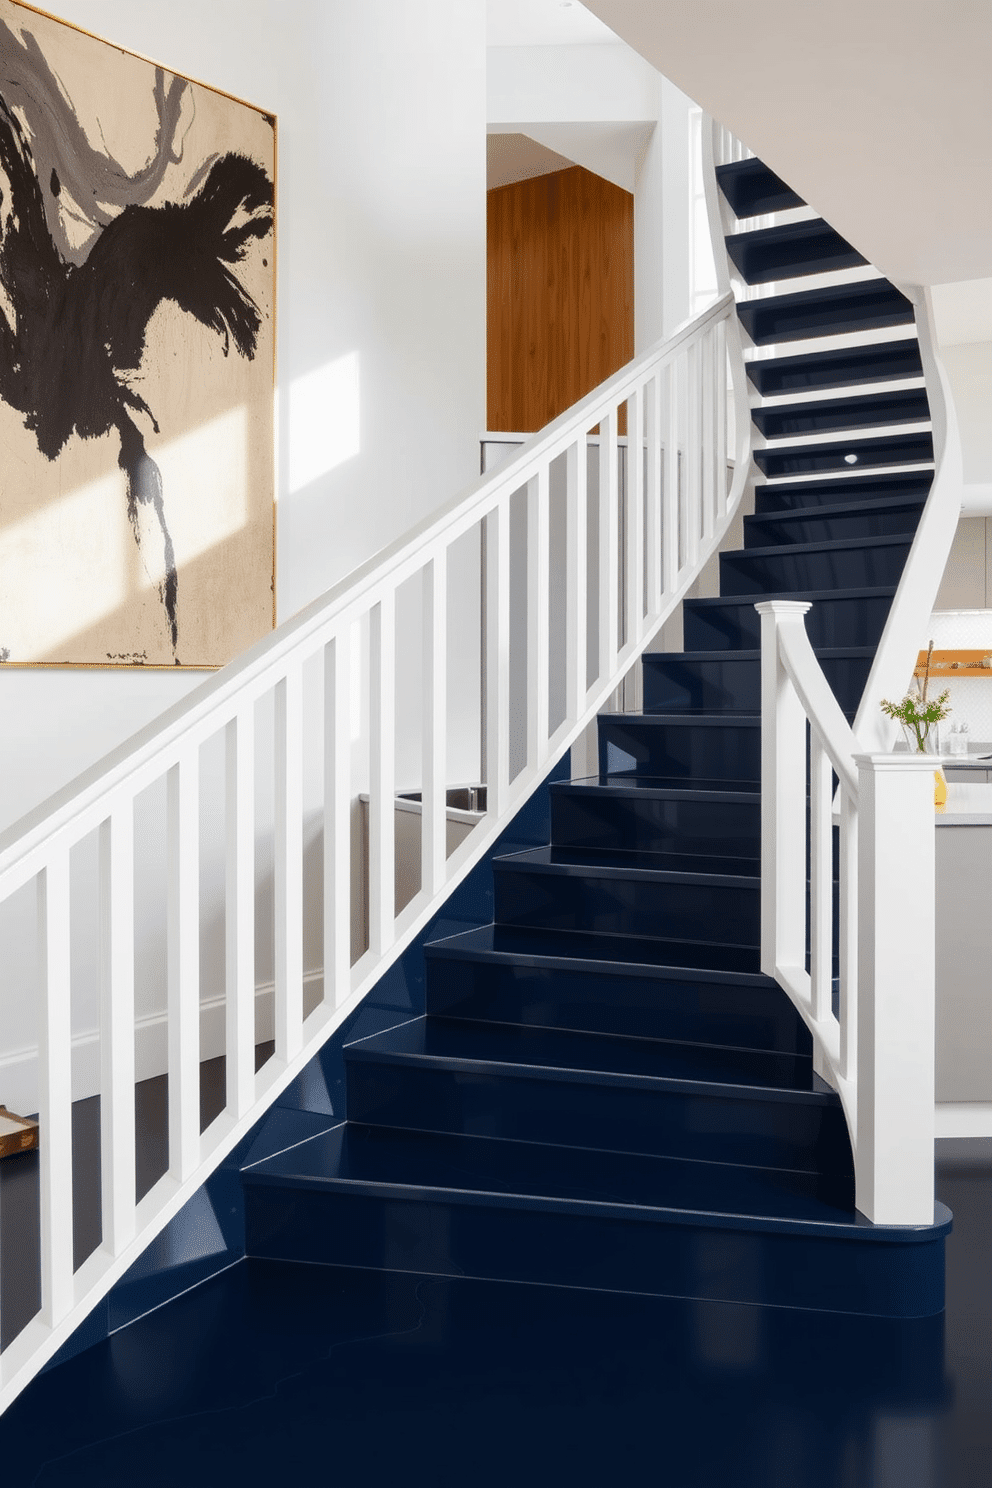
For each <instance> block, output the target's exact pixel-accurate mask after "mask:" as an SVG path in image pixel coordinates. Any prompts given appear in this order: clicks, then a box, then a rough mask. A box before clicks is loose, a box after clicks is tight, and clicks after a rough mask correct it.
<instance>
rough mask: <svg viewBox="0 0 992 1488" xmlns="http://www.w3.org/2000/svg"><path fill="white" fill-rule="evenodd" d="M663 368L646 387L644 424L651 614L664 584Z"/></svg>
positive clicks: (647, 578)
mask: <svg viewBox="0 0 992 1488" xmlns="http://www.w3.org/2000/svg"><path fill="white" fill-rule="evenodd" d="M661 377H662V374H661V372H656V373H655V375H654V376H653V377H652V378H651V381H650V382H649V383H648V385H647V387H646V388H645V389H644V424H645V438H646V442H647V460H648V469H647V488H646V489H645V492H644V503H645V508H646V511H645V523H644V526H645V534H644V542H645V545H646V547H647V562H646V566H645V575H644V585H645V606H646V609H647V613H648V616H649V617H651V618H653V617H654V616H655V615H656V614H657V613H658V608H659V603H660V598H661V585H662V577H661V573H662V560H661V482H662V471H663V465H662V450H661V439H662V435H661Z"/></svg>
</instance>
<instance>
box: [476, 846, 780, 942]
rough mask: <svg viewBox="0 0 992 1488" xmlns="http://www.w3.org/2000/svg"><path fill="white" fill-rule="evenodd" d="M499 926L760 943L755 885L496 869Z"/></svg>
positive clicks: (497, 866)
mask: <svg viewBox="0 0 992 1488" xmlns="http://www.w3.org/2000/svg"><path fill="white" fill-rule="evenodd" d="M493 870H494V872H493V884H494V891H495V905H496V920H497V922H498V923H499V924H503V925H530V926H540V927H541V928H543V929H547V930H584V931H591V932H593V933H600V934H605V935H645V936H650V935H654V936H661V937H667V938H669V939H674V938H675V937H681V938H684V939H686V940H693V941H714V942H716V943H718V944H720V945H744V946H746V945H758V944H759V943H760V923H759V916H760V887H759V883H758V880H757V879H753V880H750V879H737V880H733V879H728V880H726V881H723V882H721V881H720V880H717V879H712V878H709V877H704V876H703V875H699V876H697V877H695V878H694V877H693V876H692V875H689V874H671V875H668V876H666V877H665V878H659V879H657V880H652V879H650V878H647V877H639V878H634V877H629V878H621V877H619V876H610V877H606V876H603V877H593V876H589V875H586V874H582V875H581V876H580V875H573V874H569V873H565V872H563V871H560V872H556V873H543V872H537V871H530V870H528V869H527V868H523V867H515V866H512V865H510V864H508V863H507V862H505V861H504V862H500V861H499V860H497V861H496V862H495V863H494V864H493Z"/></svg>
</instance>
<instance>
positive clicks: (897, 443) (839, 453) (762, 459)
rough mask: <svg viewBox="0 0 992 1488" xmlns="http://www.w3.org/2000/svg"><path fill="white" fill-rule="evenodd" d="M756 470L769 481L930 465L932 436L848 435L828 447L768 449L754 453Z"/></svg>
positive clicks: (811, 445) (812, 445)
mask: <svg viewBox="0 0 992 1488" xmlns="http://www.w3.org/2000/svg"><path fill="white" fill-rule="evenodd" d="M754 458H755V462H756V464H757V465H758V468H759V469H760V470H762V471H764V473H765V475H767V476H768V478H769V480H776V479H780V478H781V477H783V476H789V475H806V474H814V473H818V472H825V471H830V470H838V471H841V472H842V473H843V472H847V473H850V470H851V467H852V465H857V466H861V467H865V468H867V469H869V470H870V469H872V468H876V469H877V468H879V467H882V466H885V465H923V464H927V463H932V462H933V436H932V434H929V433H926V434H897V435H892V436H890V437H888V438H884V439H859V438H857V437H855V436H853V435H852V436H851V437H850V438H848V439H842V440H837V441H834V442H832V443H829V444H798V445H797V444H790V445H786V446H785V447H784V448H778V447H776V446H774V445H773V446H771V447H770V448H768V449H758V450H755V452H754Z"/></svg>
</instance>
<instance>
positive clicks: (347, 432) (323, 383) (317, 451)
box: [289, 351, 360, 492]
mask: <svg viewBox="0 0 992 1488" xmlns="http://www.w3.org/2000/svg"><path fill="white" fill-rule="evenodd" d="M359 448H360V431H359V384H358V352H357V351H351V352H348V353H347V355H346V356H342V357H338V358H337V360H336V361H333V362H327V363H326V364H325V365H324V366H323V367H317V368H315V369H314V371H313V372H307V373H305V374H304V376H302V377H296V378H294V380H293V381H292V382H291V383H290V387H289V489H290V492H295V491H301V490H302V489H303V488H304V486H309V485H310V484H311V482H313V481H315V480H319V479H320V477H321V476H322V475H326V474H327V473H328V471H330V470H334V469H335V467H336V466H338V465H343V464H344V462H345V461H346V460H350V459H352V458H353V457H354V456H355V455H357V454H358V451H359Z"/></svg>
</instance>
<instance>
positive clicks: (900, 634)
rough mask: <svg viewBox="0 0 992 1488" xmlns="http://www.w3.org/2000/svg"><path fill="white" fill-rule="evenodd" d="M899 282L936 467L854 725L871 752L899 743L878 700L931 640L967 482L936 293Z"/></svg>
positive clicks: (898, 684) (897, 690)
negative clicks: (916, 351)
mask: <svg viewBox="0 0 992 1488" xmlns="http://www.w3.org/2000/svg"><path fill="white" fill-rule="evenodd" d="M901 288H902V292H903V293H904V294H905V295H906V296H907V297H908V298H909V299H911V300H912V301H913V309H914V313H915V316H916V332H917V336H918V338H919V343H920V358H921V360H922V362H923V375H924V378H925V380H926V388H927V401H928V402H929V404H930V421H931V424H932V427H933V446H934V459H935V462H936V469H935V474H934V479H933V484H932V486H931V487H930V492H929V495H928V497H927V501H926V505H925V506H924V508H923V514H922V516H921V517H920V521H919V525H918V526H917V529H916V533H915V535H914V538H913V545H912V547H911V548H910V551H909V555H908V557H907V559H906V564H905V567H904V568H903V571H902V575H901V577H900V579H899V585H898V588H897V590H896V594H895V597H894V599H893V601H892V604H891V607H890V609H889V613H888V616H887V617H886V621H885V629H884V630H883V631H882V635H881V638H880V639H879V643H878V649H877V651H876V652H875V660H874V661H873V663H872V668H871V672H870V673H869V676H868V681H867V682H866V683H865V690H864V692H863V693H862V695H861V702H860V704H859V705H858V712H857V716H856V718H855V721H854V731H855V733H856V734H857V736H858V738H859V739H860V740H861V741H862V745H863V747H864V748H865V749H873V750H882V749H891V748H892V745H893V742H894V741H895V738H896V734H897V728H896V724H895V722H894V721H893V720H892V719H891V718H888V717H886V715H885V714H884V713H883V712H882V710H881V708H880V706H879V704H880V703H881V700H882V698H885V697H889V698H898V697H901V696H902V694H903V693H904V692H905V690H906V687H907V684H908V679H909V678H910V677H911V676H912V674H913V668H914V667H915V665H916V660H917V656H918V655H919V651H920V647H921V645H922V646H925V644H926V622H927V621H928V620H929V618H930V615H931V612H932V610H933V607H934V604H935V603H936V599H937V591H938V589H939V588H940V583H941V580H942V578H943V577H944V569H945V568H946V567H947V559H948V556H949V554H950V551H951V544H952V543H953V541H954V534H955V532H956V530H957V524H958V518H959V517H960V515H961V505H962V497H963V488H964V468H963V460H962V455H961V438H960V435H959V432H958V424H957V415H956V413H955V410H954V399H953V397H952V396H951V391H950V385H949V383H948V380H947V373H946V371H945V370H944V366H943V363H942V362H941V360H940V355H939V353H938V350H937V340H936V332H935V329H934V318H933V301H932V298H931V294H930V291H929V290H928V289H919V288H913V287H907V286H905V285H903V286H901Z"/></svg>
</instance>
